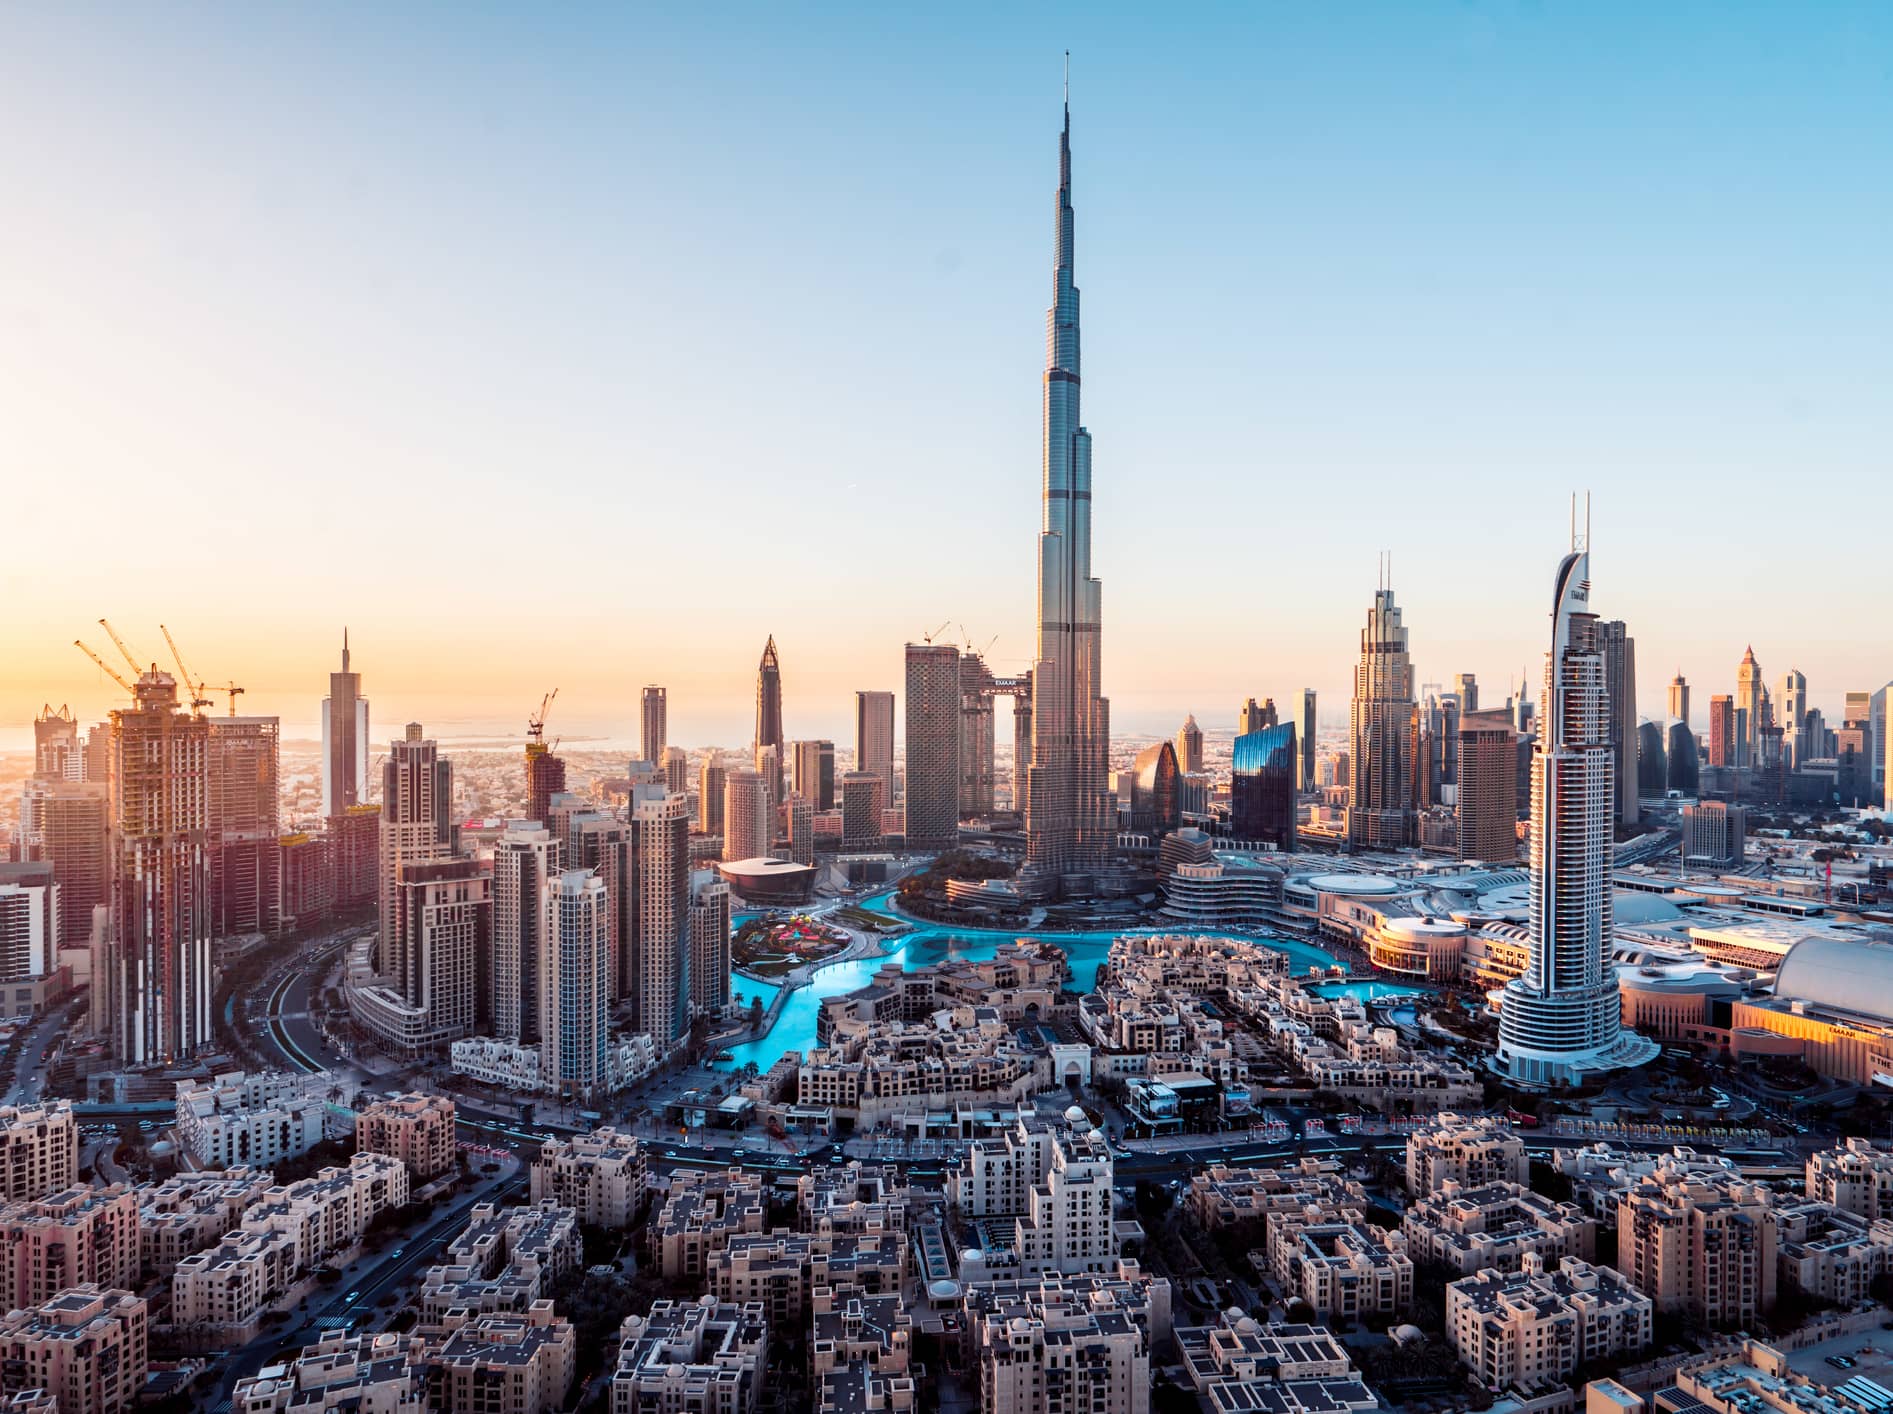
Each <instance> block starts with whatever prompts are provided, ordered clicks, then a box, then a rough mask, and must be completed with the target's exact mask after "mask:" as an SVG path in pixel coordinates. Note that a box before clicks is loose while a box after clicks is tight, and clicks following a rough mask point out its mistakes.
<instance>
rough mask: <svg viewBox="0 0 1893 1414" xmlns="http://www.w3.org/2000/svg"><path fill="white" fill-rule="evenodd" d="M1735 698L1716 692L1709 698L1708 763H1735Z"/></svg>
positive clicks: (1726, 764) (1716, 764)
mask: <svg viewBox="0 0 1893 1414" xmlns="http://www.w3.org/2000/svg"><path fill="white" fill-rule="evenodd" d="M1735 750H1736V742H1735V699H1734V698H1733V697H1730V696H1729V695H1728V694H1727V693H1718V694H1716V695H1715V696H1714V697H1711V698H1710V699H1709V764H1710V765H1711V766H1733V765H1734V764H1735Z"/></svg>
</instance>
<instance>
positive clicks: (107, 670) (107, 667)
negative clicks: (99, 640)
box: [72, 638, 132, 692]
mask: <svg viewBox="0 0 1893 1414" xmlns="http://www.w3.org/2000/svg"><path fill="white" fill-rule="evenodd" d="M72 646H73V647H74V648H77V649H78V650H79V651H80V652H81V653H83V654H85V656H86V657H88V658H90V659H91V660H92V661H93V662H95V663H97V664H98V665H99V670H100V671H101V672H103V673H104V674H105V676H107V677H108V678H110V679H111V680H112V681H113V682H115V683H117V684H118V685H119V686H120V687H122V688H124V689H125V691H127V692H130V691H131V690H132V686H131V684H130V683H128V682H126V681H125V679H123V678H121V677H120V676H119V675H118V674H117V673H116V672H115V671H113V669H112V666H111V664H109V663H107V662H106V661H105V660H104V659H103V658H101V657H99V655H98V654H96V653H94V652H93V651H92V650H91V649H90V648H87V647H86V646H85V644H83V643H81V642H80V641H79V640H78V639H76V638H75V639H73V640H72Z"/></svg>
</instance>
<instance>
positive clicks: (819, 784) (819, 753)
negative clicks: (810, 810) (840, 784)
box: [789, 741, 835, 810]
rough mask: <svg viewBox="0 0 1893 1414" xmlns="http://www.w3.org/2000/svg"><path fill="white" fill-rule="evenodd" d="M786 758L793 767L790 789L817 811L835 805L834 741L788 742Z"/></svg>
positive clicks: (831, 808)
mask: <svg viewBox="0 0 1893 1414" xmlns="http://www.w3.org/2000/svg"><path fill="white" fill-rule="evenodd" d="M790 760H791V763H792V765H793V768H794V772H793V777H792V781H793V783H792V784H791V785H790V787H789V788H790V790H791V791H793V792H794V793H795V794H796V795H799V796H801V797H802V798H803V799H804V800H806V801H808V803H809V804H810V805H812V806H813V807H814V808H815V809H817V810H833V809H834V808H835V743H834V742H832V741H798V742H793V743H791V753H790Z"/></svg>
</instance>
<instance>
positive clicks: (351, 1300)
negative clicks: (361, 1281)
mask: <svg viewBox="0 0 1893 1414" xmlns="http://www.w3.org/2000/svg"><path fill="white" fill-rule="evenodd" d="M360 1299H361V1293H360V1292H359V1291H351V1292H349V1294H348V1295H346V1296H344V1297H343V1298H342V1304H343V1305H344V1306H353V1305H354V1304H355V1303H356V1302H357V1301H358V1300H360Z"/></svg>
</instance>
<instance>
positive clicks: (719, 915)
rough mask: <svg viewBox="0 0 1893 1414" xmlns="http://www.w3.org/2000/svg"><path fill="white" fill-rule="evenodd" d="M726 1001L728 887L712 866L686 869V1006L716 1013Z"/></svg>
mask: <svg viewBox="0 0 1893 1414" xmlns="http://www.w3.org/2000/svg"><path fill="white" fill-rule="evenodd" d="M729 1004H730V886H729V885H728V884H726V883H724V882H723V877H722V876H721V875H720V874H718V873H717V872H716V870H714V869H693V870H691V871H690V1009H691V1014H692V1015H693V1016H719V1015H721V1014H722V1012H723V1009H724V1008H725V1007H727V1006H728V1005H729Z"/></svg>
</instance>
